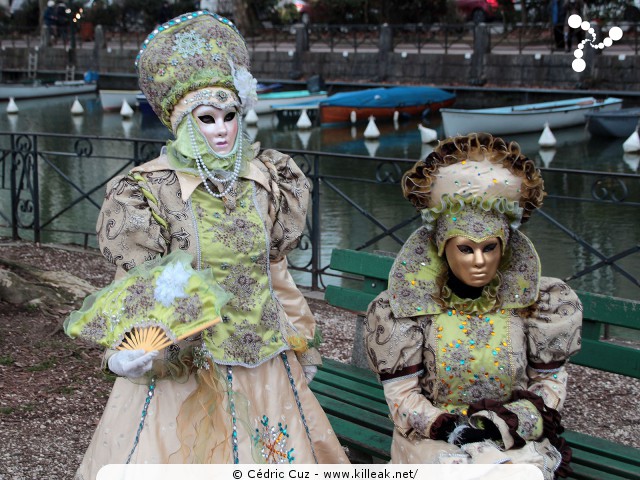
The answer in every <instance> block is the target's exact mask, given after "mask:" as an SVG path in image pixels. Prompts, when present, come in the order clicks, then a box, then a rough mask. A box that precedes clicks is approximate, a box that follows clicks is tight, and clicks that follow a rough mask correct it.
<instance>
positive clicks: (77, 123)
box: [71, 115, 84, 135]
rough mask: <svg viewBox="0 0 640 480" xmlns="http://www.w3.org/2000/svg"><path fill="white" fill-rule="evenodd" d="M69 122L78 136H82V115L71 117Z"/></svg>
mask: <svg viewBox="0 0 640 480" xmlns="http://www.w3.org/2000/svg"><path fill="white" fill-rule="evenodd" d="M71 121H72V122H73V128H74V129H75V131H76V133H77V134H78V135H81V134H82V125H83V123H84V116H83V115H73V116H72V117H71Z"/></svg>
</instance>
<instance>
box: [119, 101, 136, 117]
mask: <svg viewBox="0 0 640 480" xmlns="http://www.w3.org/2000/svg"><path fill="white" fill-rule="evenodd" d="M120 115H121V116H122V118H131V117H133V108H131V105H129V104H128V103H127V100H126V99H125V98H123V99H122V107H120Z"/></svg>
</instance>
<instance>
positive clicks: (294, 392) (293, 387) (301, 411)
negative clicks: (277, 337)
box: [280, 352, 318, 463]
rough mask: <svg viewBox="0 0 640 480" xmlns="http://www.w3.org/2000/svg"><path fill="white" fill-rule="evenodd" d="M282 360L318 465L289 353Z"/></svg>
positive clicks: (283, 354)
mask: <svg viewBox="0 0 640 480" xmlns="http://www.w3.org/2000/svg"><path fill="white" fill-rule="evenodd" d="M280 358H282V363H284V367H285V368H286V369H287V376H288V377H289V384H290V385H291V391H292V392H293V397H294V398H295V399H296V405H297V406H298V411H299V412H300V418H301V419H302V425H304V429H305V431H306V432H307V439H308V440H309V446H310V447H311V454H312V455H313V459H314V460H315V462H316V463H318V457H316V451H315V449H314V448H313V442H312V441H311V432H309V426H308V425H307V419H306V417H305V416H304V411H303V410H302V403H300V397H299V396H298V389H297V388H296V382H295V381H294V380H293V375H292V374H291V366H290V365H289V359H288V358H287V353H286V352H282V353H281V354H280Z"/></svg>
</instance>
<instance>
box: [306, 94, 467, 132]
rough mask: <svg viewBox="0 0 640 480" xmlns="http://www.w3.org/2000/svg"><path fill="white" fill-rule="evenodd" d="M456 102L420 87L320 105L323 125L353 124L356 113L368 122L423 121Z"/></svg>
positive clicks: (344, 97)
mask: <svg viewBox="0 0 640 480" xmlns="http://www.w3.org/2000/svg"><path fill="white" fill-rule="evenodd" d="M455 99H456V96H455V94H453V93H451V92H447V91H446V90H442V89H440V88H436V87H421V86H404V87H388V88H370V89H367V90H359V91H356V92H343V93H336V94H335V95H331V96H330V97H328V98H327V99H326V100H322V101H320V104H319V109H320V121H321V123H322V124H327V123H343V122H349V121H353V118H352V117H353V116H354V114H353V113H352V112H355V117H356V120H367V119H368V118H369V117H370V116H373V117H375V119H376V120H381V119H385V118H387V119H390V118H393V117H394V115H400V116H403V117H406V116H409V117H420V116H422V115H425V114H427V113H429V112H435V111H438V110H439V109H440V108H443V107H449V106H451V105H453V103H454V102H455ZM396 112H398V113H397V114H396Z"/></svg>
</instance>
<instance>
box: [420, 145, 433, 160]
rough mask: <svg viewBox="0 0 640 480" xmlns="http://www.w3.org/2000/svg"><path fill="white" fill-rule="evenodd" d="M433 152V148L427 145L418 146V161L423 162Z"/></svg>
mask: <svg viewBox="0 0 640 480" xmlns="http://www.w3.org/2000/svg"><path fill="white" fill-rule="evenodd" d="M431 152H433V146H432V145H430V144H428V143H423V144H421V146H420V160H425V159H426V158H427V157H428V156H429V154H430V153H431Z"/></svg>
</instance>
